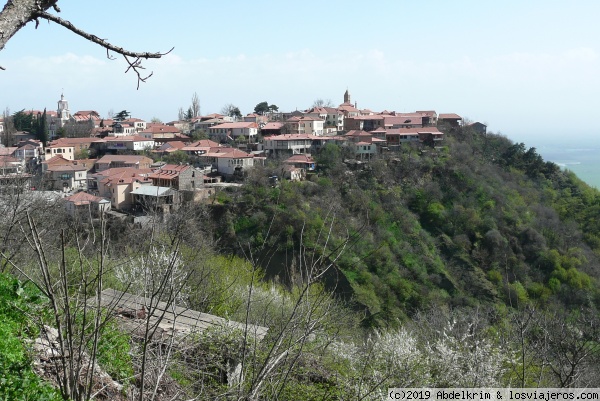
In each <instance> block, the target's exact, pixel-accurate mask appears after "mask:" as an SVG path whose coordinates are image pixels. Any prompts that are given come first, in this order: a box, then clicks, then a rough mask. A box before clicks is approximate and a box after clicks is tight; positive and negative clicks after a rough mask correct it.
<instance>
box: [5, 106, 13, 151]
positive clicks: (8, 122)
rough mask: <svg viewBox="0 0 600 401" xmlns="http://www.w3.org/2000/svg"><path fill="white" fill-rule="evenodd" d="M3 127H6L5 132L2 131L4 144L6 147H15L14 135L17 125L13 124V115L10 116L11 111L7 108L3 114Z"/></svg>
mask: <svg viewBox="0 0 600 401" xmlns="http://www.w3.org/2000/svg"><path fill="white" fill-rule="evenodd" d="M2 125H3V126H4V130H3V131H2V144H3V145H4V146H6V147H9V146H12V145H13V140H14V133H15V125H14V123H13V118H12V115H11V114H10V109H9V108H8V107H7V108H5V109H4V111H3V112H2Z"/></svg>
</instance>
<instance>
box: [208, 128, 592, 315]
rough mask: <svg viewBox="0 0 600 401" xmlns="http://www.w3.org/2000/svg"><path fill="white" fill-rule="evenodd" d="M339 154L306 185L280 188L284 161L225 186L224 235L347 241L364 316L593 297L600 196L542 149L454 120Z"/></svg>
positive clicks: (342, 261) (343, 262) (280, 247)
mask: <svg viewBox="0 0 600 401" xmlns="http://www.w3.org/2000/svg"><path fill="white" fill-rule="evenodd" d="M343 153H344V149H342V148H339V147H337V146H335V145H328V146H327V147H326V148H324V149H323V150H322V151H321V153H320V154H319V155H317V160H318V166H319V172H318V173H317V174H315V175H313V176H312V177H311V178H310V180H309V181H305V182H288V181H283V182H281V183H280V184H279V185H278V186H277V187H272V185H271V184H270V182H269V181H268V180H266V178H265V177H266V176H267V175H268V172H269V170H272V171H277V166H276V165H269V166H266V167H265V169H264V171H256V172H254V174H252V176H251V177H250V178H249V185H246V186H244V187H243V188H242V189H241V190H240V191H238V192H233V193H228V194H227V195H225V194H223V195H222V197H223V198H224V199H222V200H223V203H225V206H224V207H225V213H224V215H221V216H220V219H221V220H220V221H219V223H218V227H220V228H221V229H220V230H219V231H218V238H220V239H221V240H222V241H225V242H226V243H227V245H228V246H229V249H230V250H233V251H235V250H236V247H238V248H239V244H240V243H241V244H253V245H255V246H256V245H258V244H261V243H262V242H263V241H265V240H266V241H267V242H268V243H269V244H271V246H272V247H274V248H276V249H277V252H278V253H282V252H287V253H288V254H291V253H293V252H294V251H296V252H297V251H298V250H299V249H301V247H305V248H307V249H310V250H311V251H314V252H317V253H319V254H325V255H326V256H329V253H330V252H334V250H335V249H339V248H340V247H342V246H343V247H344V251H343V253H342V254H341V256H340V257H339V259H338V260H336V262H335V265H336V267H337V269H339V271H340V272H342V273H343V275H344V276H345V278H346V279H347V281H348V282H349V284H350V285H351V287H352V293H353V298H354V300H355V301H356V303H357V304H358V305H359V306H362V307H364V308H366V310H367V312H368V313H367V315H366V317H365V321H364V324H366V325H367V326H376V327H387V326H389V325H392V326H393V325H397V324H398V322H400V321H404V320H406V319H407V318H409V317H411V316H413V315H414V314H415V313H416V312H417V311H419V310H422V309H426V308H431V307H438V306H441V305H448V306H471V307H474V306H478V305H479V306H481V305H496V306H498V307H500V306H509V307H512V308H521V307H524V306H526V305H547V304H552V303H556V304H559V305H562V306H563V307H565V308H566V309H569V310H570V309H573V308H577V307H580V306H591V305H593V306H594V307H597V306H598V304H599V302H600V297H599V292H598V278H599V277H600V270H599V263H598V256H599V255H600V253H599V252H600V227H599V226H598V224H599V221H600V220H599V219H598V217H599V216H600V195H599V193H598V191H596V190H594V189H592V188H590V187H588V186H587V185H586V184H584V183H583V182H581V181H580V180H578V179H577V178H576V177H575V176H574V175H573V174H570V173H568V172H564V171H561V170H560V169H559V168H558V166H556V165H555V164H553V163H550V162H544V160H543V159H542V158H541V157H540V156H539V155H538V154H537V152H536V150H535V149H534V148H531V149H526V148H525V147H524V145H523V144H514V143H512V142H511V141H509V140H508V139H506V138H505V137H502V136H499V135H494V134H487V135H480V134H477V133H475V132H472V131H470V130H469V129H462V128H459V129H454V130H448V131H447V132H446V138H445V140H444V142H443V146H441V147H436V148H435V149H432V148H428V147H424V148H421V147H418V146H411V145H406V147H405V148H403V149H401V150H400V151H399V152H388V153H385V154H383V155H382V156H381V157H379V158H377V159H375V160H372V161H371V162H369V163H366V164H363V165H360V166H358V167H357V166H356V165H354V164H352V163H344V158H345V155H344V154H343ZM325 234H330V238H329V244H328V246H327V248H326V249H324V248H323V242H322V241H321V242H319V236H320V237H321V240H322V239H323V236H324V235H325ZM267 236H268V237H269V238H266V237H267ZM272 268H273V269H276V267H272ZM279 268H280V269H281V270H282V271H281V272H279V273H277V274H279V275H282V276H285V275H286V274H287V273H286V272H285V269H286V267H285V266H280V267H279Z"/></svg>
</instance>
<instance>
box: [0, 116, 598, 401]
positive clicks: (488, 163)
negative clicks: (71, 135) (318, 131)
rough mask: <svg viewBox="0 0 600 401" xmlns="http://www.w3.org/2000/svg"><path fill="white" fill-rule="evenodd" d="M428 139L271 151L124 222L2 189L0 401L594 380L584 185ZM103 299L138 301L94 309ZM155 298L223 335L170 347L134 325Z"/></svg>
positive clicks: (496, 140)
mask: <svg viewBox="0 0 600 401" xmlns="http://www.w3.org/2000/svg"><path fill="white" fill-rule="evenodd" d="M440 144H441V146H440ZM436 145H438V146H436V147H435V148H434V147H430V146H427V145H421V144H407V145H405V146H404V147H402V148H401V149H399V150H398V151H393V152H392V151H389V152H386V153H384V154H382V155H380V156H378V157H376V158H375V159H373V160H370V161H369V162H364V163H357V162H356V161H352V160H351V159H350V157H351V156H352V155H351V154H349V153H348V150H347V148H345V147H343V146H341V147H340V146H337V145H333V144H329V145H326V146H325V147H324V148H323V149H321V151H320V152H319V153H318V154H317V155H315V157H316V159H317V162H318V169H317V171H316V172H315V173H314V174H311V175H309V177H308V179H307V180H305V181H299V182H291V181H286V180H280V181H278V182H276V181H275V180H274V179H271V178H269V177H272V176H273V175H274V174H277V172H279V171H281V165H280V161H278V160H273V159H270V160H267V164H266V165H265V166H264V167H258V168H255V169H254V170H252V171H251V173H250V174H249V176H248V177H246V180H245V182H244V184H245V185H242V186H240V187H228V188H225V189H222V190H220V191H219V192H218V193H217V194H216V196H215V197H214V199H211V200H210V201H209V202H208V203H206V204H194V205H187V206H185V207H183V208H181V209H180V210H179V211H178V212H177V213H175V214H172V215H168V216H165V217H164V219H162V218H157V219H156V220H151V219H149V220H147V221H146V222H142V223H136V224H133V223H131V222H128V221H125V220H123V221H122V220H118V219H112V220H105V219H96V220H90V219H89V217H88V216H76V217H72V216H69V215H67V213H66V211H65V210H64V208H63V207H62V205H61V204H60V201H54V200H51V199H46V198H43V197H28V196H22V195H16V196H5V197H3V198H2V202H0V207H1V208H2V210H1V211H2V213H0V216H2V220H1V224H0V236H1V237H2V238H3V242H2V245H1V246H0V252H1V253H0V256H1V257H0V267H1V269H2V272H1V274H0V287H1V288H0V290H1V291H0V314H1V315H2V316H0V317H2V319H0V320H2V321H3V322H4V323H3V325H1V327H0V329H2V330H3V333H4V334H5V335H4V337H5V339H4V341H2V342H0V355H3V357H2V358H0V374H1V378H2V381H0V398H5V399H35V398H36V397H37V398H38V399H57V398H59V397H62V398H64V399H74V400H87V399H90V397H92V396H94V397H95V399H107V400H108V399H110V400H114V399H120V400H133V399H136V400H137V399H157V400H163V399H164V400H166V399H193V398H194V397H196V398H202V399H223V400H233V399H235V400H271V399H280V400H296V399H313V400H323V399H325V400H338V399H348V400H359V399H373V400H375V399H381V397H383V394H384V392H385V391H386V390H387V388H388V387H484V386H490V387H505V386H510V387H585V386H588V387H589V386H592V387H593V386H594V385H597V383H599V382H600V343H599V342H598V339H599V338H600V314H599V313H598V307H599V306H600V294H599V290H598V280H599V279H600V270H599V266H600V264H599V259H598V258H599V256H600V227H599V226H598V225H599V224H600V223H599V221H600V219H599V217H600V197H599V193H598V191H596V190H594V189H591V188H590V187H589V186H587V185H585V184H584V183H583V182H581V181H580V180H578V179H577V177H575V176H574V175H573V174H571V173H568V172H564V171H561V170H560V169H559V168H558V167H557V166H556V165H554V164H552V163H548V162H545V161H544V160H543V159H542V158H541V157H540V156H539V155H538V154H537V153H536V151H535V149H526V148H525V147H524V146H523V145H522V144H514V143H512V142H511V141H509V140H508V139H506V138H505V137H502V136H499V135H494V134H487V135H485V136H484V135H479V134H476V133H475V132H472V131H469V130H466V129H461V128H458V129H454V130H446V131H445V139H444V141H443V142H438V143H436ZM53 202H58V203H53ZM107 288H111V289H114V290H119V291H125V292H129V293H132V294H136V295H139V296H143V297H146V299H151V300H152V301H151V302H150V303H149V305H148V308H142V309H136V310H121V309H118V308H116V309H111V308H106V307H100V306H98V303H96V300H97V299H99V297H98V294H99V292H100V290H103V289H107ZM100 298H102V297H100ZM159 301H160V302H163V303H164V305H167V307H165V308H164V310H167V309H169V308H171V309H173V308H174V306H175V305H178V306H184V307H185V311H188V310H191V311H198V312H203V313H208V314H211V315H214V316H217V317H221V318H224V319H225V321H227V322H228V323H227V324H222V325H219V326H215V327H211V328H208V329H203V330H200V331H199V332H194V333H193V334H191V335H189V336H187V337H183V338H176V337H171V334H169V333H170V332H171V331H172V330H171V329H170V328H169V327H167V328H166V329H165V328H160V330H159V328H158V326H157V325H154V324H153V323H152V321H151V316H156V315H155V314H154V313H155V312H154V311H152V305H157V302H159ZM169 310H170V309H169ZM173 310H174V309H173ZM162 316H163V317H164V316H165V314H164V313H163V314H162ZM167 320H168V319H167ZM256 327H262V328H263V329H264V330H265V331H264V332H263V333H265V334H264V336H260V337H257V336H256V335H255V333H256V332H257V331H253V330H254V328H256ZM173 330H174V329H173ZM55 332H56V334H52V335H51V334H49V333H55ZM253 333H254V334H253ZM174 338H176V339H174ZM33 343H36V344H38V345H39V344H40V343H42V344H44V343H51V344H52V345H51V347H50V346H49V347H48V348H46V349H45V351H40V350H39V347H34V346H32V344H33ZM91 366H94V368H91ZM36 373H37V374H41V375H42V378H41V380H40V378H38V376H36ZM48 383H49V384H51V385H52V386H53V388H54V389H52V388H51V387H49V386H48ZM59 393H60V395H58V394H59ZM15 394H17V395H15ZM18 394H23V396H21V397H20V398H19V395H18ZM44 397H45V398H44ZM178 397H179V398H178Z"/></svg>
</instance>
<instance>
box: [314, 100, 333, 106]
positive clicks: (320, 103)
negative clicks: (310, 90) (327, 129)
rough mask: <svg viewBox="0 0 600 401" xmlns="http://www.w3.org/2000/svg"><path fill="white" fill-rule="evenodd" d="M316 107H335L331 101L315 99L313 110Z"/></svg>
mask: <svg viewBox="0 0 600 401" xmlns="http://www.w3.org/2000/svg"><path fill="white" fill-rule="evenodd" d="M315 107H333V102H332V101H331V99H327V100H323V99H322V98H318V99H315V101H314V102H313V104H312V108H315Z"/></svg>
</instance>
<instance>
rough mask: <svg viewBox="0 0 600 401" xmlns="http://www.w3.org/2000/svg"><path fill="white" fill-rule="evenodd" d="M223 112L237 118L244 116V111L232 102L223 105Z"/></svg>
mask: <svg viewBox="0 0 600 401" xmlns="http://www.w3.org/2000/svg"><path fill="white" fill-rule="evenodd" d="M221 114H223V115H226V116H229V117H233V118H235V119H236V120H238V119H240V118H242V112H241V111H240V109H239V108H238V107H237V106H235V105H233V104H231V103H228V104H226V105H225V106H223V108H222V109H221Z"/></svg>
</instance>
